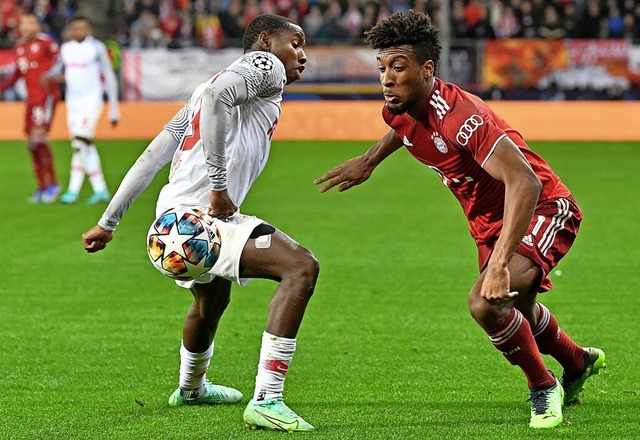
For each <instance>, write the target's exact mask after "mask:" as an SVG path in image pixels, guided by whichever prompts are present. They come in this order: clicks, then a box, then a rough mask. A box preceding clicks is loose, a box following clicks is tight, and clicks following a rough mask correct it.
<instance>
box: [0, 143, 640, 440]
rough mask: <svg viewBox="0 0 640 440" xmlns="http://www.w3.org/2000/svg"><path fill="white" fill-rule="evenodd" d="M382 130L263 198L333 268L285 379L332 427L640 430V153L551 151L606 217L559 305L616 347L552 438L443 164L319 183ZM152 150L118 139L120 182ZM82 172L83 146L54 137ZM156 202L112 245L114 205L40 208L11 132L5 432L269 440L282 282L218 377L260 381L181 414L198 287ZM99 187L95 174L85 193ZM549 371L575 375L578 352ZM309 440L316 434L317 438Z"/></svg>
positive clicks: (395, 164)
mask: <svg viewBox="0 0 640 440" xmlns="http://www.w3.org/2000/svg"><path fill="white" fill-rule="evenodd" d="M369 145H370V144H369V143H362V142H350V143H330V142H325V143H322V142H282V141H280V142H275V143H274V145H273V149H272V157H271V159H270V162H269V164H268V166H267V168H266V170H265V171H264V173H263V175H262V176H261V177H260V178H259V180H258V182H257V184H256V185H255V186H254V188H253V189H252V192H251V193H250V195H249V197H248V198H247V200H246V201H245V203H244V204H243V211H244V212H246V213H250V214H255V215H258V216H260V217H262V218H264V219H266V220H268V221H269V222H271V223H273V224H274V225H275V226H277V227H279V228H281V229H283V230H284V231H286V232H287V233H288V234H289V235H291V236H292V237H294V238H295V239H297V240H298V241H299V242H300V243H302V244H304V245H305V246H307V247H308V248H309V249H311V250H312V251H313V252H314V253H315V255H316V256H317V257H318V259H319V260H320V263H321V273H320V279H319V282H318V285H317V289H316V293H315V296H314V297H313V298H312V300H311V303H310V304H309V307H308V309H307V315H306V317H305V319H304V321H303V323H302V328H301V330H300V333H299V335H298V351H297V353H296V355H295V357H294V360H293V364H292V368H291V370H290V374H289V375H288V377H287V381H286V386H285V398H286V400H287V402H288V403H289V405H290V406H291V407H292V408H293V409H294V410H295V411H297V412H298V413H299V414H300V415H302V416H303V417H304V418H305V419H307V420H308V421H309V422H311V423H312V424H314V425H315V426H316V427H317V431H316V432H314V433H311V434H307V435H305V434H302V435H299V436H300V437H305V438H307V437H308V438H318V439H332V440H333V439H336V440H342V439H366V440H372V439H384V440H386V439H514V438H518V439H529V438H532V439H533V438H535V439H539V438H545V439H559V438H594V439H635V438H638V426H640V385H639V383H640V381H639V379H640V375H639V373H638V365H639V363H640V354H639V353H640V349H639V347H640V330H639V329H640V317H639V316H640V295H639V292H640V282H639V273H640V271H639V270H638V257H639V251H638V249H640V234H639V233H638V225H639V223H638V218H640V204H639V203H638V199H639V197H638V188H639V187H640V173H639V172H638V168H639V167H638V165H639V164H640V162H639V160H638V159H639V158H640V149H639V148H640V147H639V146H638V145H637V144H632V143H616V142H609V143H558V144H556V143H533V144H532V147H533V148H534V150H536V151H537V152H539V153H540V154H541V155H542V156H543V157H545V158H546V159H547V161H548V162H549V163H550V164H551V166H552V167H553V168H554V169H555V171H556V172H557V173H558V174H559V175H560V176H561V177H562V178H563V180H564V181H565V182H566V183H567V185H568V186H569V187H570V188H571V189H572V191H573V193H574V195H575V197H576V199H577V200H578V202H579V203H580V205H581V207H582V209H583V211H584V215H585V220H584V222H583V225H582V229H581V231H580V235H579V237H578V240H577V241H576V243H575V245H574V247H573V249H572V250H571V252H570V253H569V254H568V256H567V257H566V258H565V259H564V260H563V261H562V262H561V264H560V266H559V267H558V270H557V271H554V272H553V274H552V278H553V281H554V283H555V289H554V290H553V291H552V292H551V293H548V294H546V295H543V296H542V298H541V299H542V301H543V302H544V303H545V304H546V305H547V306H549V308H550V309H551V310H552V312H554V314H555V315H556V316H557V318H558V320H559V322H560V325H561V326H562V328H563V329H564V330H566V331H567V332H568V333H569V334H570V335H571V336H572V337H573V338H574V339H575V340H576V342H578V343H580V344H582V345H593V346H597V347H601V348H602V349H604V350H605V352H606V355H607V361H608V365H609V368H608V369H607V371H606V372H605V373H604V374H602V375H600V376H597V377H594V378H592V379H590V380H589V381H588V382H587V386H586V391H585V393H584V395H583V403H582V404H581V405H578V406H576V407H571V408H568V409H566V410H565V421H564V423H563V425H561V426H560V427H559V428H556V429H553V430H550V431H546V432H539V431H535V432H534V431H532V430H530V429H529V428H528V427H527V425H528V422H529V406H528V402H527V401H526V400H527V397H528V393H527V389H526V380H525V378H524V376H523V375H522V373H521V372H520V371H519V370H518V369H517V368H516V367H513V366H511V365H509V364H508V362H507V361H506V360H505V359H504V358H503V357H502V356H501V355H500V353H499V352H498V351H497V350H495V349H494V348H493V347H492V346H491V344H490V343H489V342H488V341H487V337H486V335H485V334H484V333H483V332H482V331H481V329H480V328H479V327H478V326H477V325H476V324H475V323H474V322H473V319H472V318H471V317H470V315H469V313H468V311H467V306H466V297H467V292H468V290H469V288H470V287H471V284H472V283H473V281H474V279H475V277H476V273H477V267H476V255H475V246H474V244H473V241H472V239H471V237H470V236H469V233H468V232H467V226H466V222H465V220H464V217H463V215H462V211H461V209H460V207H459V205H458V203H457V202H456V200H455V199H454V198H453V196H452V195H451V194H450V192H449V191H448V190H447V189H446V188H444V187H443V185H442V184H441V183H440V181H439V179H438V177H437V175H436V174H435V173H434V172H433V171H431V170H429V169H428V168H427V167H424V166H423V165H421V164H419V163H418V162H416V161H414V160H413V159H412V158H410V157H409V155H408V154H407V153H406V152H404V151H399V152H397V153H396V154H395V155H394V156H392V157H390V158H389V159H388V160H387V161H386V162H385V163H384V164H382V165H381V166H380V167H379V169H377V170H376V171H375V172H374V174H373V176H372V178H371V179H370V180H369V181H368V182H367V183H365V184H364V185H362V186H360V187H356V188H353V189H351V190H349V191H347V192H345V193H338V192H335V191H331V192H329V193H326V194H319V193H318V188H317V187H316V186H314V185H313V179H314V178H316V177H318V176H320V175H322V174H324V172H325V171H327V170H328V169H330V168H331V167H332V166H334V165H336V164H338V163H340V162H342V161H343V160H345V159H347V158H350V157H352V156H354V155H357V154H361V153H362V152H364V151H365V150H366V148H367V147H368V146H369ZM145 146H146V143H143V142H98V147H99V149H100V152H101V155H102V161H103V165H104V169H105V174H106V177H107V181H108V182H109V185H110V189H111V190H112V191H115V189H116V187H117V184H118V183H119V181H120V179H121V178H122V177H123V175H124V173H125V172H126V170H127V169H128V168H129V166H130V165H131V164H132V163H133V162H134V160H135V158H136V157H137V156H138V154H139V153H140V152H141V151H143V149H144V148H145ZM54 150H55V156H56V157H55V159H56V167H57V170H58V173H59V177H60V180H61V183H62V184H63V186H64V185H65V184H66V182H67V180H68V166H69V160H70V151H69V147H68V144H67V143H65V142H58V143H55V144H54ZM167 172H168V170H167V169H164V170H163V171H162V172H161V173H160V174H159V175H158V177H157V178H156V180H155V181H154V183H153V185H152V186H151V187H150V188H149V189H148V190H147V191H146V192H145V193H144V194H143V195H142V196H141V197H140V198H139V199H138V200H137V201H136V202H135V203H134V205H133V206H132V208H131V209H130V211H129V212H128V213H127V215H126V216H125V218H124V220H123V222H122V224H121V225H120V227H119V228H118V230H117V232H116V235H115V239H114V241H113V242H112V243H110V244H109V246H108V247H107V249H106V250H105V251H103V252H100V253H98V254H95V255H88V254H86V253H85V252H84V250H83V249H82V246H81V241H80V235H81V233H82V232H84V231H85V230H86V229H88V228H89V227H91V226H93V225H94V224H95V223H96V221H97V220H98V218H99V216H100V214H101V212H102V210H103V206H85V205H82V204H78V205H74V206H64V205H62V204H60V203H56V204H53V205H29V204H27V203H26V202H25V200H26V199H27V197H28V196H29V195H30V194H31V192H32V189H33V186H34V185H33V177H32V173H31V170H30V165H29V160H28V155H27V152H26V151H25V149H24V147H23V145H22V143H20V142H3V143H0V179H1V180H0V190H1V191H2V210H1V215H0V249H1V250H2V261H3V264H2V280H1V281H0V439H29V440H31V439H82V440H86V439H123V440H129V439H236V438H238V439H243V438H247V439H266V438H284V437H283V434H280V433H272V432H249V431H247V430H246V429H245V428H244V426H243V424H242V412H243V410H244V405H245V404H246V402H247V401H248V399H249V398H250V397H251V395H252V392H253V384H254V377H255V374H256V367H257V361H258V351H259V344H260V338H261V333H262V331H263V329H264V325H265V320H266V315H267V307H268V304H269V300H270V298H271V295H272V292H273V289H274V288H275V283H273V282H269V281H261V280H256V281H254V282H253V283H251V285H250V286H248V287H246V288H240V287H238V286H234V291H233V294H232V301H231V304H230V306H229V308H228V310H227V312H226V314H225V316H224V317H223V318H222V321H221V324H220V328H219V331H218V336H217V338H216V353H215V355H214V358H213V362H212V365H211V368H210V370H209V377H210V379H211V380H212V381H214V382H217V383H222V384H225V385H229V386H233V387H236V388H238V389H239V390H241V391H242V392H243V393H244V394H245V398H244V399H243V401H242V403H241V404H239V405H234V406H227V407H201V408H193V407H187V408H176V409H174V408H169V407H168V406H167V399H168V397H169V395H170V394H171V392H172V391H173V390H174V389H175V387H176V386H177V379H178V377H177V375H178V364H179V360H178V349H179V346H180V338H181V328H182V321H183V318H184V315H185V314H186V311H187V309H188V307H189V305H190V302H191V299H190V295H189V293H188V292H186V291H183V290H182V289H179V288H178V287H175V286H174V285H173V283H172V282H171V281H170V280H169V279H166V278H164V277H162V276H161V275H160V274H159V273H157V272H156V271H155V269H154V268H153V267H152V265H151V264H150V263H149V261H148V259H147V256H146V252H145V236H146V232H147V230H148V227H149V225H150V223H151V221H152V220H153V216H154V203H155V198H156V195H157V192H158V190H159V188H160V187H161V185H162V184H163V183H164V180H165V178H166V175H167ZM88 195H89V189H88V183H85V188H84V190H83V193H82V194H81V199H86V197H87V196H88ZM547 360H548V366H549V368H551V369H552V370H553V371H554V372H555V373H556V374H557V375H560V374H561V369H560V367H559V365H558V364H557V363H556V362H555V361H553V360H552V359H547ZM296 436H298V435H296Z"/></svg>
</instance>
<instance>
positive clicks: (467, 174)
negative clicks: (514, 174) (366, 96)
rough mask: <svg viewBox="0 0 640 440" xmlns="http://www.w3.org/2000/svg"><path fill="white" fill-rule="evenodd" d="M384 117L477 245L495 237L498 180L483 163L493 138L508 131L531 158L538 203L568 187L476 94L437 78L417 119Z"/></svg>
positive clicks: (499, 214) (500, 196) (500, 198)
mask: <svg viewBox="0 0 640 440" xmlns="http://www.w3.org/2000/svg"><path fill="white" fill-rule="evenodd" d="M382 116H383V118H384V120H385V122H386V123H387V124H388V125H389V126H390V127H391V128H392V129H393V130H395V132H396V133H397V134H398V136H399V137H400V139H402V142H403V143H404V145H405V147H406V148H407V150H408V151H409V152H410V153H411V154H412V155H413V156H414V157H415V158H416V159H418V160H419V161H420V162H422V163H424V164H425V165H427V166H429V167H430V168H432V169H433V170H434V171H436V172H437V173H438V174H439V175H440V178H441V179H442V182H443V183H444V184H445V185H446V186H447V187H448V188H449V189H450V190H451V192H452V193H453V194H454V196H455V197H456V198H457V199H458V201H459V202H460V204H461V205H462V209H463V210H464V213H465V215H466V217H467V220H468V222H469V230H470V232H471V236H472V237H473V238H474V240H475V241H476V243H477V244H478V245H481V244H488V243H491V242H493V241H495V239H496V238H497V234H498V232H499V231H500V228H501V227H502V218H503V214H504V194H505V191H504V184H503V183H502V182H500V181H498V180H496V179H494V178H493V177H492V176H491V175H490V174H489V173H487V172H486V171H485V170H484V169H483V167H482V166H483V165H484V163H485V162H486V161H487V159H488V158H489V157H490V156H491V154H492V153H493V150H494V149H495V147H496V145H497V144H498V142H499V141H500V140H501V139H502V138H503V137H505V136H508V137H509V138H510V139H511V140H512V141H513V142H514V143H515V144H516V145H517V146H518V148H519V149H520V151H521V152H522V154H523V155H524V156H525V158H526V159H527V160H528V161H529V163H530V164H531V167H532V168H533V171H534V172H535V173H536V175H537V176H538V178H539V179H540V181H541V182H542V185H543V188H542V193H541V194H540V198H539V200H538V203H541V202H544V201H546V200H549V199H555V198H558V197H569V196H570V192H569V190H568V189H567V187H566V186H565V185H564V184H563V183H562V181H561V180H560V178H559V177H558V176H557V175H556V174H555V173H554V172H553V170H552V169H551V167H550V166H549V165H548V164H547V163H546V162H545V161H544V160H543V159H542V158H541V157H540V156H538V155H537V154H535V153H534V152H533V151H531V149H530V148H529V147H528V146H527V144H526V143H525V141H524V139H523V138H522V136H521V135H520V133H518V132H517V131H516V130H514V129H513V128H511V126H509V124H507V122H506V121H505V120H504V119H502V118H501V117H500V116H498V115H496V114H495V113H494V112H493V111H492V110H491V109H490V108H489V107H488V106H487V104H486V103H485V102H484V101H483V100H482V99H480V98H479V97H477V96H475V95H472V94H471V93H468V92H465V91H464V90H462V89H460V88H459V87H458V86H456V85H455V84H451V83H446V82H444V81H442V80H440V79H439V78H436V79H435V84H434V88H433V91H432V92H431V95H430V96H429V99H428V102H427V103H426V104H425V106H424V108H423V109H422V110H421V111H420V113H419V114H418V117H417V120H415V121H414V120H413V119H412V118H411V117H410V116H409V115H407V114H406V113H405V114H402V115H393V114H391V113H390V112H389V110H388V109H387V108H386V107H385V108H384V109H383V112H382Z"/></svg>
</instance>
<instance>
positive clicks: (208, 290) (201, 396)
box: [83, 14, 319, 431]
mask: <svg viewBox="0 0 640 440" xmlns="http://www.w3.org/2000/svg"><path fill="white" fill-rule="evenodd" d="M304 44H305V35H304V32H303V31H302V29H301V28H300V26H298V25H297V24H295V23H294V22H292V21H291V20H289V19H286V18H283V17H280V16H277V15H270V14H266V15H259V16H257V17H256V18H255V19H254V20H253V21H252V22H251V23H250V24H249V26H248V27H247V29H246V31H245V35H244V42H243V45H244V51H245V54H244V55H243V56H241V57H240V58H239V59H238V60H236V61H235V62H234V63H232V64H231V65H230V66H229V67H227V68H226V69H224V70H223V71H222V72H221V73H219V74H217V75H215V76H214V77H213V78H211V79H210V80H209V81H207V82H205V83H203V84H201V85H200V86H198V87H197V88H196V90H195V91H194V92H193V94H192V96H191V99H190V100H189V101H188V103H187V104H186V106H185V107H184V108H183V109H182V110H181V111H180V112H178V114H177V115H176V116H175V117H174V118H173V119H172V120H171V121H170V122H169V123H168V124H167V125H166V126H165V127H164V130H162V132H161V133H160V134H159V135H158V136H157V137H156V138H155V139H154V140H153V141H152V142H151V144H150V145H149V147H148V148H147V149H146V151H145V152H144V153H143V154H142V155H141V156H140V158H139V159H138V160H137V162H136V163H135V164H134V165H133V167H132V168H131V169H130V170H129V172H128V173H127V175H126V176H125V178H124V180H123V181H122V183H121V185H120V187H119V188H118V191H117V192H116V194H115V196H114V198H113V200H112V201H111V203H110V204H109V206H108V207H107V209H106V211H105V213H104V214H103V215H102V218H101V219H100V221H99V222H98V225H96V226H94V227H93V228H92V229H91V230H89V231H88V232H87V233H85V234H84V235H83V243H84V246H85V249H86V250H87V251H88V252H96V251H99V250H101V249H103V248H104V247H105V246H106V244H107V242H109V241H110V240H111V238H112V236H113V231H114V230H115V228H116V225H117V224H118V222H119V221H120V219H121V218H122V216H123V215H124V213H125V211H126V210H127V208H128V207H129V206H130V204H131V203H132V202H133V200H134V199H135V198H136V197H137V196H138V195H139V194H140V193H141V192H142V191H143V190H144V189H145V188H146V187H147V186H148V185H149V183H150V182H151V181H152V179H153V177H154V176H155V174H156V173H157V172H158V170H160V169H161V168H162V167H163V166H164V165H165V164H167V163H169V162H171V161H172V164H171V172H170V175H169V183H168V184H167V185H165V186H164V188H163V189H162V191H161V192H160V196H159V197H158V201H157V205H156V211H157V212H156V214H160V213H162V212H163V211H165V210H166V209H169V208H172V207H179V206H183V207H190V208H197V209H201V210H202V211H204V212H208V213H209V215H211V216H212V217H214V218H215V219H216V220H214V223H215V224H216V226H217V227H218V229H219V231H220V236H221V242H222V245H221V253H220V257H219V259H218V262H217V263H216V265H215V266H214V267H213V268H212V269H211V271H210V272H208V273H205V274H204V275H203V276H201V277H200V278H198V279H197V280H196V281H195V282H194V281H190V282H183V281H177V284H178V285H180V286H182V287H185V288H190V289H191V293H192V294H193V296H194V299H195V301H194V303H193V305H192V306H191V309H190V310H189V312H188V314H187V318H186V320H185V323H184V327H183V341H182V347H181V349H180V383H179V388H178V389H177V390H176V391H175V392H174V393H173V394H172V395H171V397H170V398H169V405H171V406H179V405H202V404H217V403H235V402H238V401H240V399H241V398H242V394H241V393H240V392H239V391H237V390H235V389H232V388H228V387H223V386H220V385H214V384H211V383H210V382H209V381H208V380H206V372H207V369H208V367H209V363H210V360H211V356H212V355H213V349H214V344H213V341H214V336H215V334H216V329H217V327H218V322H219V320H220V317H221V316H222V313H223V312H224V310H225V308H226V307H227V304H228V303H229V299H230V294H231V280H235V281H237V282H238V283H240V284H241V285H244V284H246V282H245V281H247V280H245V279H246V278H266V279H271V280H275V281H278V282H279V283H280V284H279V285H278V287H277V288H276V291H275V294H274V296H273V299H272V301H271V305H270V308H269V317H268V320H267V326H266V330H265V332H264V333H263V337H262V348H261V350H260V361H259V364H258V374H257V376H256V386H255V390H254V394H253V398H252V399H251V401H250V402H249V403H248V405H247V407H246V409H245V412H244V420H245V423H246V424H247V425H248V426H249V427H251V428H266V429H274V430H282V431H311V430H313V429H314V428H313V426H312V425H310V424H309V423H307V422H306V421H305V420H303V419H302V418H301V417H300V416H298V415H297V414H296V413H294V412H293V411H292V410H291V409H289V407H288V406H287V405H286V404H285V403H284V402H283V400H282V393H283V388H284V379H285V375H286V374H287V371H288V369H289V364H290V363H291V360H292V358H293V354H294V351H295V349H296V334H297V332H298V328H299V326H300V323H301V320H302V317H303V315H304V311H305V308H306V306H307V302H308V301H309V299H310V297H311V295H312V294H313V291H314V288H315V283H316V280H317V277H318V271H319V266H318V262H317V261H316V259H315V258H314V256H313V255H312V254H311V252H309V251H308V250H307V249H305V248H304V247H302V246H300V245H299V244H298V243H296V242H295V241H294V240H293V239H291V238H290V237H288V236H287V235H285V234H284V233H283V232H281V231H279V230H277V229H276V228H274V227H273V226H271V225H269V224H267V223H265V222H264V221H263V220H261V219H259V218H256V217H251V216H245V215H242V214H240V212H239V211H238V207H239V206H240V204H241V203H242V201H243V200H244V198H245V196H246V195H247V192H248V191H249V188H250V187H251V185H252V184H253V182H254V181H255V180H256V178H257V177H258V175H259V174H260V173H261V172H262V170H263V168H264V166H265V165H266V161H267V159H268V156H269V150H270V146H271V136H272V135H273V132H274V130H275V128H276V125H277V124H278V119H279V118H280V111H281V109H280V103H281V101H282V92H283V88H284V86H285V84H289V83H292V82H293V81H296V80H298V79H299V78H300V75H301V74H302V71H303V70H304V64H305V63H306V55H305V53H304V50H303V46H304Z"/></svg>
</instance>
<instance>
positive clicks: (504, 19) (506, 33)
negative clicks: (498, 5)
mask: <svg viewBox="0 0 640 440" xmlns="http://www.w3.org/2000/svg"><path fill="white" fill-rule="evenodd" d="M494 31H495V34H496V37H497V38H512V37H515V36H516V35H518V33H519V32H520V22H519V21H518V17H516V14H515V12H514V10H513V8H512V7H511V6H505V7H504V9H503V10H502V14H501V15H500V16H499V17H498V20H497V23H496V24H495V27H494Z"/></svg>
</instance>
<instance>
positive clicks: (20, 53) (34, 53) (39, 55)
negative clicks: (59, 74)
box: [0, 33, 60, 103]
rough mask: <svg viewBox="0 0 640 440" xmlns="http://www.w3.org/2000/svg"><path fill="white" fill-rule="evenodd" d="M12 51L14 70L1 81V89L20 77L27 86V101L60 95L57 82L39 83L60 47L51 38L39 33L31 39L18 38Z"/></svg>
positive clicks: (42, 100) (38, 101) (39, 100)
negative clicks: (44, 84)
mask: <svg viewBox="0 0 640 440" xmlns="http://www.w3.org/2000/svg"><path fill="white" fill-rule="evenodd" d="M13 53H14V56H15V71H14V73H13V75H12V76H10V77H9V78H7V79H6V80H5V81H3V82H2V85H1V86H0V87H1V88H2V89H4V88H6V87H10V86H11V85H12V84H13V83H15V82H16V81H17V80H18V79H19V78H20V77H22V78H24V81H25V86H26V88H27V103H41V102H44V100H45V98H46V97H47V96H48V95H54V96H55V97H56V98H59V97H60V87H59V86H58V84H57V83H54V82H48V83H47V84H46V86H43V85H42V83H41V77H42V76H43V75H44V74H46V73H47V72H48V71H49V70H50V69H51V68H52V67H53V66H54V65H55V64H56V62H57V60H58V57H59V54H60V47H59V45H58V43H57V42H56V41H55V40H54V39H53V38H51V37H49V36H48V35H46V34H43V33H39V34H38V35H37V36H36V38H35V39H34V40H33V41H26V40H22V39H21V40H18V41H17V42H16V44H15V46H14V48H13Z"/></svg>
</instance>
